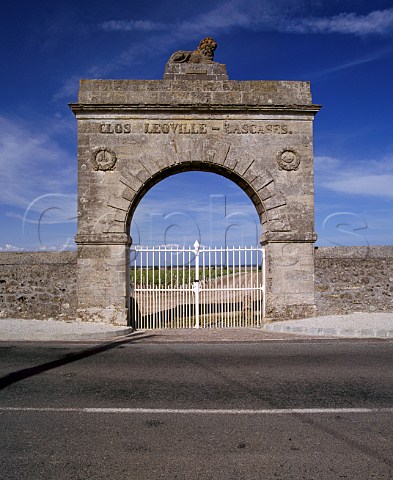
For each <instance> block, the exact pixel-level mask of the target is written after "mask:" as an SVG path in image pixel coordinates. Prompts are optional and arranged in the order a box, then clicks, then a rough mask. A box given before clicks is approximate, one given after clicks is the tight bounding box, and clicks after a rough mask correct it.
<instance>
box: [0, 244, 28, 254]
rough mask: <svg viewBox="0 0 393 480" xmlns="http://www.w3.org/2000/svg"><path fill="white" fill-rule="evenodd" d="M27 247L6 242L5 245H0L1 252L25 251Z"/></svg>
mask: <svg viewBox="0 0 393 480" xmlns="http://www.w3.org/2000/svg"><path fill="white" fill-rule="evenodd" d="M24 250H25V249H24V248H21V247H17V246H16V245H11V244H9V243H6V244H5V246H4V247H0V251H1V252H23V251H24Z"/></svg>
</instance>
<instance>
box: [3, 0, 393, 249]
mask: <svg viewBox="0 0 393 480" xmlns="http://www.w3.org/2000/svg"><path fill="white" fill-rule="evenodd" d="M0 26H1V29H0V32H1V33H0V35H1V42H0V51H1V58H2V63H3V68H2V73H1V76H0V82H1V91H2V99H1V100H2V101H1V103H0V165H1V176H0V178H1V180H0V182H1V183H0V187H1V188H0V221H1V230H0V250H10V251H12V250H18V249H31V250H37V249H62V248H72V246H73V237H74V235H75V233H76V187H77V174H76V171H77V168H76V167H77V163H76V146H77V137H76V120H75V117H74V116H73V114H72V113H71V111H70V110H69V108H68V105H67V104H68V103H69V102H75V101H76V98H77V88H78V81H79V79H80V78H127V79H161V78H162V74H163V70H164V67H165V63H166V61H167V59H168V58H169V56H170V55H171V54H172V53H173V51H175V50H178V49H183V50H192V49H194V48H195V47H196V46H197V45H198V43H199V41H200V40H201V39H202V38H204V37H205V36H208V35H209V36H212V37H213V38H214V39H215V40H216V42H217V43H218V48H217V50H216V55H215V60H216V61H218V62H220V63H225V64H227V69H228V74H229V78H230V79H232V80H248V79H251V80H310V81H311V88H312V93H313V100H314V103H319V104H322V105H323V109H322V110H321V112H320V113H319V114H317V116H316V119H315V124H314V127H315V128H314V154H315V186H316V194H315V201H316V215H315V226H316V231H317V233H318V235H319V240H318V243H317V244H318V245H336V244H337V245H367V244H370V245H378V244H392V240H393V121H392V118H391V112H392V111H393V94H392V85H393V4H392V2H391V1H380V0H374V1H373V2H370V1H363V0H359V1H347V0H329V1H318V0H313V1H311V0H310V1H307V0H296V1H292V0H259V1H253V0H248V1H247V2H244V1H243V0H226V1H214V0H209V1H204V0H202V1H198V2H195V1H192V2H191V1H180V0H176V1H172V0H170V1H156V0H151V1H147V0H146V1H143V2H140V1H138V2H137V1H133V0H128V1H127V0H122V1H117V0H111V1H110V2H108V1H102V0H95V1H91V0H84V1H82V0H79V1H77V0H67V1H65V0H56V2H53V0H40V1H38V2H31V1H25V0H19V1H17V2H4V5H2V15H1V16H0ZM134 220H135V222H134V225H133V226H132V232H131V233H132V236H133V238H134V240H135V241H136V242H138V243H139V242H141V243H158V244H161V243H164V242H166V243H193V241H194V240H195V238H194V237H195V236H196V235H200V237H201V240H202V243H206V244H208V243H224V242H226V243H230V244H232V243H240V244H244V243H252V244H255V243H256V242H257V238H258V232H257V228H258V225H257V224H258V220H257V217H256V213H255V211H254V209H253V206H252V205H251V203H250V201H249V200H248V198H247V197H246V196H245V195H244V194H243V192H242V191H241V190H240V189H239V188H238V187H237V186H236V185H234V184H231V183H230V182H229V181H228V180H226V179H223V178H221V177H218V176H216V175H213V174H205V173H201V172H198V173H192V172H190V173H186V174H181V175H178V176H173V177H170V178H168V179H166V180H164V181H163V182H161V183H159V184H157V185H156V186H155V187H154V188H153V189H152V190H151V191H150V192H148V194H147V195H146V196H145V197H144V199H143V200H142V202H141V204H140V205H139V207H138V210H137V212H136V214H135V218H134ZM153 221H154V224H156V225H159V228H160V230H159V231H158V230H154V228H153V227H152V225H153ZM156 240H157V241H156Z"/></svg>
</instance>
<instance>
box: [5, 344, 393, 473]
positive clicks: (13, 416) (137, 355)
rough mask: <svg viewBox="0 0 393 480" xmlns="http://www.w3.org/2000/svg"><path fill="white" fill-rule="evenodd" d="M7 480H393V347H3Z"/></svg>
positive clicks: (231, 345) (11, 345)
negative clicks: (163, 479)
mask: <svg viewBox="0 0 393 480" xmlns="http://www.w3.org/2000/svg"><path fill="white" fill-rule="evenodd" d="M0 373H1V379H0V389H1V391H0V478H1V479H2V480H3V479H7V480H8V479H18V480H21V479H40V480H45V479H51V480H53V479H56V480H62V479H104V478H105V479H106V478H112V479H149V480H152V479H153V480H154V479H161V478H165V479H170V480H172V479H191V480H193V479H225V480H232V479H233V480H235V479H236V480H239V479H247V480H252V479H339V478H349V479H372V478H375V479H391V478H393V453H392V452H393V342H392V341H384V340H381V341H376V340H374V341H364V340H363V341H353V340H352V341H345V340H331V339H330V340H314V341H300V340H292V341H266V342H260V343H247V344H240V343H231V344H195V343H194V344H187V343H172V344H152V343H148V340H146V339H144V340H143V341H139V340H138V339H134V340H132V341H123V342H112V343H108V344H101V345H94V344H85V345H81V344H79V345H75V344H74V345H73V344H54V343H52V344H33V343H31V344H10V343H8V344H6V343H3V344H0Z"/></svg>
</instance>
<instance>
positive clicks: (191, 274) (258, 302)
mask: <svg viewBox="0 0 393 480" xmlns="http://www.w3.org/2000/svg"><path fill="white" fill-rule="evenodd" d="M264 255H265V253H264V249H263V248H260V247H218V248H217V247H214V248H212V247H203V246H201V245H199V243H198V241H196V242H195V243H194V246H193V247H189V248H185V247H178V246H167V245H165V246H159V247H142V246H138V245H137V246H134V247H133V248H132V250H131V263H130V281H131V302H130V304H131V306H130V308H131V321H132V322H133V325H134V326H135V327H136V328H138V329H157V328H200V327H202V328H226V327H257V326H259V325H260V323H261V319H262V318H263V317H264V316H265V261H264Z"/></svg>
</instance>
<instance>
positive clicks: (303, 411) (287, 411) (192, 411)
mask: <svg viewBox="0 0 393 480" xmlns="http://www.w3.org/2000/svg"><path fill="white" fill-rule="evenodd" d="M0 412H56V413H68V412H70V413H122V414H124V413H126V414H170V415H171V414H180V415H313V414H324V413H337V414H338V413H341V414H346V413H393V407H388V408H277V409H257V410H236V409H225V410H224V409H209V408H207V409H202V408H184V409H182V408H126V407H124V408H99V407H84V408H83V407H81V408H72V407H70V408H67V407H65V408H62V407H59V408H56V407H0Z"/></svg>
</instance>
